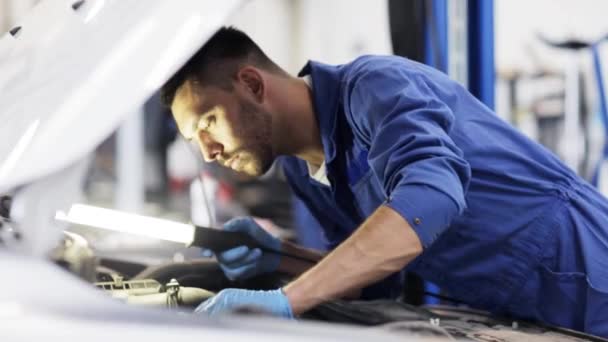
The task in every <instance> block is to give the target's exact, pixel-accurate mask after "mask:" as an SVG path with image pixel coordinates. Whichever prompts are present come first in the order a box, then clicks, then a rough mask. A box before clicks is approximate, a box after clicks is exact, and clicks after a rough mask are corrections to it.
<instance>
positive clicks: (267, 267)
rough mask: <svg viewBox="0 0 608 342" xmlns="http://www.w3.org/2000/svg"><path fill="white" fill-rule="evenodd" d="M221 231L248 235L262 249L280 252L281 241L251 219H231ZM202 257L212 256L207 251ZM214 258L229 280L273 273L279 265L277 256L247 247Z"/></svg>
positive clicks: (231, 250) (219, 254) (228, 251)
mask: <svg viewBox="0 0 608 342" xmlns="http://www.w3.org/2000/svg"><path fill="white" fill-rule="evenodd" d="M223 229H224V230H227V231H232V232H242V233H245V234H248V235H249V236H251V237H253V238H254V239H255V240H256V241H258V242H259V243H260V244H261V245H262V246H264V247H267V248H269V249H272V250H275V251H281V250H282V243H281V240H279V239H277V238H275V237H274V236H272V235H270V234H269V233H268V232H266V231H265V230H264V229H263V228H262V227H260V226H259V225H258V224H257V223H256V222H255V221H254V220H253V219H252V218H251V217H241V218H236V219H232V220H230V221H228V222H226V223H225V224H224V227H223ZM203 255H204V256H208V257H210V256H212V255H213V254H212V253H211V251H209V250H204V251H203ZM216 257H217V260H218V262H219V264H220V267H221V268H222V270H223V271H224V274H226V277H228V279H231V280H236V279H247V278H251V277H254V276H256V275H260V274H264V273H271V272H274V271H276V270H277V269H278V268H279V264H280V263H281V257H280V256H279V255H278V254H274V253H265V252H262V250H260V249H259V248H254V249H251V248H249V247H247V246H239V247H236V248H233V249H229V250H227V251H224V252H222V253H218V254H217V255H216Z"/></svg>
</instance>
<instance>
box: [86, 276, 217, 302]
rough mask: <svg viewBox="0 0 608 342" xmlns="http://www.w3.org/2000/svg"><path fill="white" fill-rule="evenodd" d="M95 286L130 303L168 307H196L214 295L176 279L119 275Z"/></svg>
mask: <svg viewBox="0 0 608 342" xmlns="http://www.w3.org/2000/svg"><path fill="white" fill-rule="evenodd" d="M95 286H97V287H98V288H100V289H102V290H104V291H106V292H108V293H109V294H110V295H111V296H112V297H114V298H117V299H121V300H124V301H126V302H127V303H128V304H133V305H144V306H155V307H166V308H179V307H194V306H197V305H198V304H200V303H201V302H203V301H204V300H206V299H208V298H210V297H212V296H213V295H214V293H213V292H210V291H207V290H203V289H199V288H195V287H183V286H180V285H179V283H178V282H177V280H175V279H172V280H171V281H170V282H169V283H167V284H165V285H162V284H161V283H159V282H157V281H156V280H153V279H143V280H129V281H125V280H123V279H122V277H120V276H117V277H115V279H114V281H110V282H99V283H95Z"/></svg>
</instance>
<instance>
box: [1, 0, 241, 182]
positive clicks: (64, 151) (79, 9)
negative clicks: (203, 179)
mask: <svg viewBox="0 0 608 342" xmlns="http://www.w3.org/2000/svg"><path fill="white" fill-rule="evenodd" d="M241 2H242V1H241V0H222V1H212V0H180V1H178V2H175V1H166V0H146V1H140V0H84V1H76V0H54V1H42V2H41V3H40V4H39V5H38V6H36V7H35V8H34V9H33V10H32V12H31V13H30V14H29V15H28V16H27V17H26V18H25V19H24V20H23V21H22V22H21V23H20V24H19V26H20V29H13V30H11V31H12V33H6V34H4V36H2V37H1V38H0V122H2V124H1V125H0V137H1V139H2V143H1V144H0V194H1V193H5V192H8V191H11V190H13V189H15V188H17V187H19V186H22V185H25V184H27V183H29V182H32V181H34V180H36V179H38V178H41V177H44V176H46V175H49V174H52V173H55V172H57V171H60V170H62V169H64V168H66V167H68V166H69V165H72V164H73V163H75V162H76V161H78V160H80V159H82V158H84V157H85V156H86V155H87V154H88V153H90V152H91V151H93V150H94V149H95V148H96V147H97V146H98V145H99V144H100V143H101V142H102V141H103V140H105V139H106V138H107V137H108V136H109V135H110V134H111V133H112V132H114V131H115V130H116V128H117V127H118V126H119V125H120V123H121V122H122V121H123V120H124V119H125V117H126V116H127V115H129V114H132V113H134V112H135V111H136V110H137V109H138V108H139V107H141V106H142V105H143V103H144V102H145V101H146V100H147V99H148V98H149V97H150V96H151V95H152V94H153V93H154V92H155V91H156V90H158V88H160V87H161V86H162V84H163V83H164V82H165V81H166V80H167V79H168V78H169V77H170V76H171V75H172V74H173V73H174V72H175V71H177V69H179V67H180V66H181V65H183V64H184V63H185V62H186V61H187V60H188V59H189V58H190V57H191V56H192V55H193V54H194V53H195V52H196V51H197V50H198V49H199V48H200V47H201V46H202V45H203V44H204V43H205V42H206V40H207V39H209V37H211V35H213V33H214V32H215V31H216V30H217V29H218V28H219V27H220V26H221V25H222V24H223V23H224V22H225V21H226V19H227V18H228V17H229V16H230V15H231V13H232V12H233V11H235V10H236V9H237V8H238V7H239V5H240V4H241Z"/></svg>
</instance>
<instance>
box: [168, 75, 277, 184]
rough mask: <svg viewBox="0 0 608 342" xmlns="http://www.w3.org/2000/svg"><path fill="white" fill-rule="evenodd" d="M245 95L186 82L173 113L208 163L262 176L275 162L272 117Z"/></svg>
mask: <svg viewBox="0 0 608 342" xmlns="http://www.w3.org/2000/svg"><path fill="white" fill-rule="evenodd" d="M243 92H244V91H243V89H240V88H239V87H238V85H237V86H235V88H234V89H233V90H232V91H227V90H223V89H220V88H218V87H214V86H206V87H201V86H199V85H194V84H192V82H191V81H187V82H185V83H184V85H182V86H181V87H180V88H179V89H178V91H177V93H176V95H175V99H174V101H173V104H172V106H171V111H172V113H173V116H174V118H175V121H176V122H177V126H178V128H179V130H180V132H181V134H182V135H183V136H184V137H185V138H186V139H187V140H189V141H193V142H196V143H197V144H198V146H199V148H200V150H201V153H202V154H203V157H204V158H205V161H207V162H212V161H214V160H215V161H217V162H218V163H220V164H221V165H223V166H225V167H229V168H231V169H233V170H235V171H237V172H242V173H246V174H248V175H251V176H259V175H262V174H264V173H265V172H266V171H267V170H268V169H269V168H270V166H271V164H272V162H273V159H274V155H273V151H272V144H271V125H272V117H271V115H270V114H269V113H267V112H265V111H263V109H262V108H261V106H259V105H258V104H256V103H255V102H254V101H253V100H252V99H251V98H250V96H247V95H245V94H244V93H243Z"/></svg>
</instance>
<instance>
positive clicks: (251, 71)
mask: <svg viewBox="0 0 608 342" xmlns="http://www.w3.org/2000/svg"><path fill="white" fill-rule="evenodd" d="M237 80H238V81H239V83H241V84H242V85H243V86H244V87H245V90H246V91H247V92H248V93H249V94H251V95H252V96H253V98H254V100H255V101H256V102H258V103H262V102H264V91H265V84H264V81H265V80H264V78H263V77H262V74H261V73H260V70H258V69H257V68H254V67H251V66H246V67H244V68H242V69H241V70H239V72H238V74H237Z"/></svg>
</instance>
